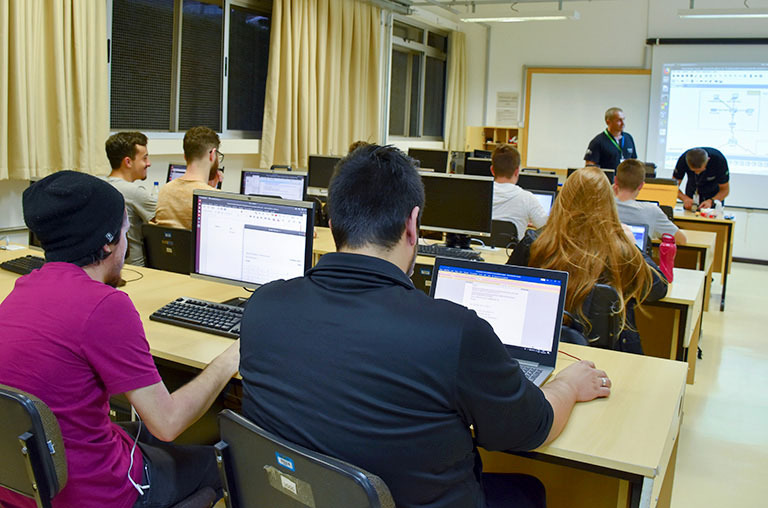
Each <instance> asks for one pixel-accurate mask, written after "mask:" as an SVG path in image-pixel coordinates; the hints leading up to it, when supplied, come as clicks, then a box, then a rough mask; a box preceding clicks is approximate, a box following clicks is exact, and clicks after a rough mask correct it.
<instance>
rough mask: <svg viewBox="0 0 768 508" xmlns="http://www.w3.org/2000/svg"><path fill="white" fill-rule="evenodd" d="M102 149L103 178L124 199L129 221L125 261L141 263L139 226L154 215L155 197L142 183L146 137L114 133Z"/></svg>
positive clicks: (144, 176) (138, 264)
mask: <svg viewBox="0 0 768 508" xmlns="http://www.w3.org/2000/svg"><path fill="white" fill-rule="evenodd" d="M104 148H105V150H106V152H107V159H109V164H110V166H111V167H112V172H111V173H110V174H109V176H107V181H108V182H109V183H111V184H112V185H113V186H114V187H115V189H117V190H119V191H120V194H122V195H123V197H124V198H125V209H126V212H128V222H130V224H131V227H130V229H128V255H127V257H126V258H125V262H126V263H128V264H131V265H136V266H144V235H143V234H142V232H141V226H142V224H146V223H147V222H149V221H150V219H152V217H154V216H155V209H156V208H157V197H156V196H153V195H152V189H151V188H150V187H149V186H147V185H145V184H144V181H145V180H146V179H147V168H149V167H150V166H151V165H152V163H151V162H150V160H149V153H148V152H147V136H145V135H144V134H142V133H141V132H117V133H115V134H112V135H111V136H110V137H109V138H107V141H106V143H105V144H104Z"/></svg>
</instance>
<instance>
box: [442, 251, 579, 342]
mask: <svg viewBox="0 0 768 508" xmlns="http://www.w3.org/2000/svg"><path fill="white" fill-rule="evenodd" d="M462 264H464V263H462ZM475 264H477V263H475ZM477 265H478V266H477V267H472V266H469V265H466V264H464V266H457V264H456V263H450V264H442V263H436V268H435V270H436V271H437V274H435V275H433V282H432V296H433V297H434V298H443V299H445V300H450V301H452V302H454V303H458V304H460V305H464V306H465V307H468V308H470V309H472V310H474V311H475V312H477V315H478V316H480V317H481V318H483V319H485V320H486V321H488V323H489V324H490V325H491V326H492V327H493V330H494V331H495V332H496V335H498V336H499V338H500V339H501V341H502V342H503V343H504V344H505V345H507V346H515V347H518V348H522V349H525V350H528V351H532V352H535V353H544V354H547V353H550V352H551V351H552V345H553V343H554V341H555V340H556V339H558V340H559V337H560V329H559V328H560V325H561V323H562V312H563V308H562V303H561V300H564V299H565V298H564V294H565V289H566V284H567V275H566V276H565V277H563V276H562V272H553V276H552V278H549V277H547V276H546V275H547V274H546V271H542V270H534V271H533V272H529V273H534V272H535V273H536V276H533V275H528V274H525V272H526V271H527V270H532V269H528V268H524V267H512V266H507V265H495V266H494V265H489V264H488V263H482V264H477ZM489 267H490V269H489ZM515 271H518V272H520V273H510V272H515ZM554 274H557V276H554ZM541 275H545V276H543V277H542V276H541Z"/></svg>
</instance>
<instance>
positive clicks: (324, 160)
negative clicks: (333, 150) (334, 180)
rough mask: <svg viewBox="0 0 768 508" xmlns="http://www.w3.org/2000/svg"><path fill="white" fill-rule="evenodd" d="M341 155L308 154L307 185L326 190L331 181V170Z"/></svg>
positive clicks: (334, 167)
mask: <svg viewBox="0 0 768 508" xmlns="http://www.w3.org/2000/svg"><path fill="white" fill-rule="evenodd" d="M340 160H341V157H335V156H333V155H310V156H309V159H308V161H307V172H308V178H309V182H308V184H309V187H310V188H312V189H323V190H327V189H328V186H329V185H330V183H331V177H332V176H333V171H334V170H335V169H336V164H338V163H339V161H340Z"/></svg>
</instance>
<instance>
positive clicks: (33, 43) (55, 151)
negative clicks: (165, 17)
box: [0, 0, 109, 179]
mask: <svg viewBox="0 0 768 508" xmlns="http://www.w3.org/2000/svg"><path fill="white" fill-rule="evenodd" d="M106 18H107V14H106V3H105V2H104V1H103V0H0V179H8V178H13V179H28V178H29V177H30V176H45V175H47V174H50V173H52V172H54V171H58V170H61V169H76V170H79V171H85V172H89V173H105V172H107V171H108V163H107V160H106V156H105V155H104V140H105V139H106V138H107V136H108V135H109V104H108V89H107V83H108V80H107V42H106V41H107V34H106Z"/></svg>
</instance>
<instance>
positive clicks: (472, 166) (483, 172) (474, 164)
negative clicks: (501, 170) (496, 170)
mask: <svg viewBox="0 0 768 508" xmlns="http://www.w3.org/2000/svg"><path fill="white" fill-rule="evenodd" d="M464 174H465V175H475V176H493V173H491V159H481V158H479V157H468V158H467V160H466V161H465V162H464Z"/></svg>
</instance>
